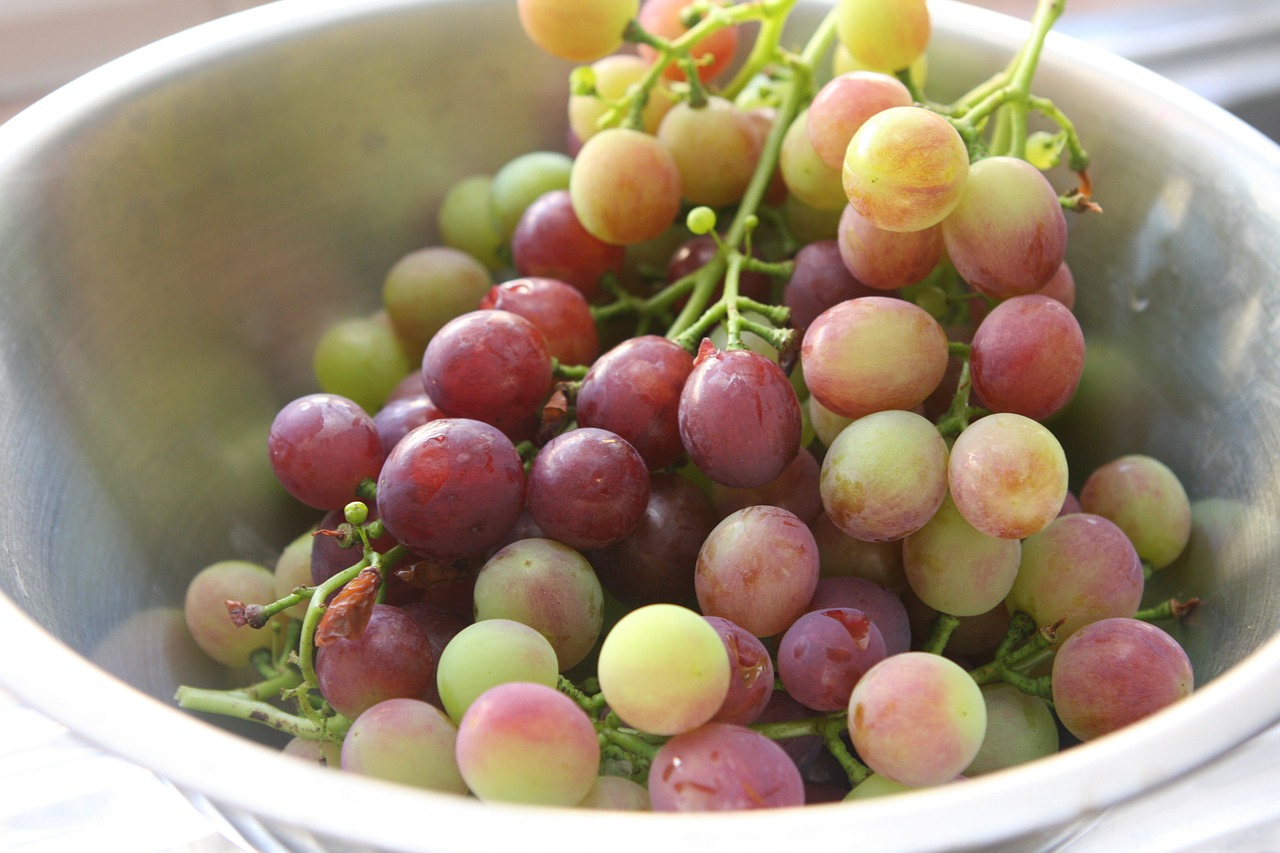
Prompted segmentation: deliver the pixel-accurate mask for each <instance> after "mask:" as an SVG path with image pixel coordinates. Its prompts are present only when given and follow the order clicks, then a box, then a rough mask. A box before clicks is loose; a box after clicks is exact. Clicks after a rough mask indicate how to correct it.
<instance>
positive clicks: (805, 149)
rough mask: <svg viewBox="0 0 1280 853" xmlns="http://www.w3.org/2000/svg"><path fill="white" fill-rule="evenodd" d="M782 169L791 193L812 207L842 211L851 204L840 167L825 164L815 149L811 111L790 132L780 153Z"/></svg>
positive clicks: (802, 116) (779, 165)
mask: <svg viewBox="0 0 1280 853" xmlns="http://www.w3.org/2000/svg"><path fill="white" fill-rule="evenodd" d="M778 168H779V170H780V171H781V173H782V181H783V183H784V184H785V185H786V187H787V190H788V191H790V193H791V194H792V195H793V196H795V197H796V198H798V199H799V200H800V201H802V202H804V203H805V204H807V205H809V206H810V207H813V208H816V209H818V210H839V209H841V208H843V207H844V206H845V205H846V204H847V203H848V199H847V198H846V197H845V193H844V187H843V184H842V181H841V177H840V167H839V165H836V166H830V165H828V164H827V163H824V162H823V160H822V158H821V157H820V156H819V155H818V152H817V151H816V150H815V149H814V147H813V141H812V140H811V138H810V136H809V130H808V111H807V110H802V111H801V112H800V114H799V115H797V116H796V117H795V119H793V120H792V122H791V124H790V126H789V127H788V128H787V132H786V135H785V136H784V137H783V139H782V148H781V150H779V152H778Z"/></svg>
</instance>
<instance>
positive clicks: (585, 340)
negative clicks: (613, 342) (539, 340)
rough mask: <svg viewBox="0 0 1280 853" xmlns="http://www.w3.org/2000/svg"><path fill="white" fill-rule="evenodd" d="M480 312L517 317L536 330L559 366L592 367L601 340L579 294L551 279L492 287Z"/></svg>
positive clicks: (574, 288)
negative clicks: (488, 309) (491, 309)
mask: <svg viewBox="0 0 1280 853" xmlns="http://www.w3.org/2000/svg"><path fill="white" fill-rule="evenodd" d="M480 307H481V308H494V309H497V310H499V311H510V312H511V313H513V314H519V315H520V316H521V317H524V318H525V319H526V320H528V321H529V322H531V323H533V325H535V326H537V327H538V331H540V332H542V336H543V337H544V338H545V339H546V341H547V350H548V351H549V352H550V353H551V357H552V358H554V359H556V360H557V361H559V362H560V363H561V364H591V363H592V362H593V361H595V360H596V356H598V355H599V354H600V338H599V334H598V333H597V332H596V321H595V318H594V317H592V316H591V306H590V304H589V303H588V302H587V299H586V297H585V296H583V295H582V291H580V290H578V289H577V288H576V287H574V286H573V285H571V284H566V283H565V282H563V281H559V280H558V279H554V278H538V277H536V276H535V277H528V278H516V279H512V280H511V281H505V282H503V283H502V284H499V285H497V286H495V287H493V288H492V289H491V290H490V291H489V293H488V295H486V296H485V298H484V299H482V300H480Z"/></svg>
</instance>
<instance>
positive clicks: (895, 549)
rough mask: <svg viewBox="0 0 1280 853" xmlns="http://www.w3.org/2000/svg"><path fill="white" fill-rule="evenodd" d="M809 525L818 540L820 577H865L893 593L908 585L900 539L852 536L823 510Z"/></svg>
mask: <svg viewBox="0 0 1280 853" xmlns="http://www.w3.org/2000/svg"><path fill="white" fill-rule="evenodd" d="M810 527H811V529H812V530H813V539H814V541H815V542H817V543H818V556H819V560H820V563H819V569H820V573H821V576H822V577H824V578H829V577H859V578H866V579H867V580H871V581H874V582H875V583H876V584H878V585H880V586H882V587H884V588H885V589H888V590H890V591H892V592H895V593H898V592H902V591H904V590H905V589H906V588H907V578H906V574H905V572H904V570H903V568H902V543H901V542H897V541H893V542H866V541H863V540H861V539H854V538H853V537H852V536H850V535H849V534H848V533H845V532H844V531H843V530H841V529H840V528H839V527H837V526H836V525H835V522H833V521H832V520H831V519H830V518H828V517H827V514H826V513H825V512H823V513H822V514H821V515H819V516H818V517H817V518H816V519H814V522H813V524H812V525H810Z"/></svg>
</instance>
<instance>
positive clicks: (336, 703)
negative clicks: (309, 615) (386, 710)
mask: <svg viewBox="0 0 1280 853" xmlns="http://www.w3.org/2000/svg"><path fill="white" fill-rule="evenodd" d="M315 664H316V681H317V683H318V684H319V686H320V692H321V694H323V696H324V698H325V699H326V700H327V701H328V702H329V704H330V705H332V706H333V709H334V710H335V711H337V712H338V713H339V714H342V715H344V716H346V717H350V718H352V719H355V718H356V717H358V716H360V715H361V714H362V713H364V711H366V710H367V709H369V708H371V707H373V706H374V705H376V704H377V703H379V702H382V701H383V700H386V699H399V698H408V699H418V698H421V697H422V696H423V695H424V694H425V693H426V692H427V691H428V690H429V689H430V688H431V685H432V683H433V682H434V681H435V678H436V661H435V657H434V656H433V655H432V653H431V643H430V641H429V640H428V639H427V635H426V632H424V631H423V630H422V628H421V627H419V625H418V623H417V622H415V621H414V619H413V617H412V616H410V615H409V614H408V613H405V612H404V611H403V610H401V609H400V608H398V607H393V606H391V605H389V604H375V605H373V610H372V612H371V613H370V616H369V623H368V624H367V625H366V626H365V629H364V631H363V632H362V633H361V634H360V636H359V637H357V638H355V639H351V638H346V637H338V638H335V639H334V640H332V641H331V642H329V643H327V644H326V645H323V646H321V647H320V648H319V649H317V651H316V661H315Z"/></svg>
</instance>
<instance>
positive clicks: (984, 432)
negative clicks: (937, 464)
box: [947, 412, 1067, 539]
mask: <svg viewBox="0 0 1280 853" xmlns="http://www.w3.org/2000/svg"><path fill="white" fill-rule="evenodd" d="M947 481H948V483H949V485H950V487H951V497H952V499H953V500H955V502H956V508H957V509H959V510H960V514H961V515H963V516H964V518H965V520H966V521H968V522H969V523H970V524H972V525H973V526H974V527H976V528H977V529H978V530H981V531H982V532H983V533H986V534H987V535H989V536H998V537H1000V538H1002V539H1024V538H1026V537H1027V536H1030V535H1031V534H1033V533H1035V532H1037V531H1039V530H1043V529H1044V527H1045V525H1047V524H1048V523H1049V522H1050V521H1052V520H1053V519H1054V518H1055V517H1057V515H1058V510H1059V509H1061V507H1062V502H1063V500H1064V499H1065V498H1066V494H1067V457H1066V454H1065V453H1064V452H1063V450H1062V445H1061V444H1059V443H1058V439H1057V438H1055V437H1054V435H1053V433H1051V432H1049V430H1048V429H1046V428H1045V427H1044V426H1043V425H1041V424H1040V423H1038V422H1036V421H1033V420H1031V419H1030V418H1027V417H1024V416H1023V415H1018V414H1013V413H1007V412H1005V413H997V414H994V415H987V416H986V417H984V418H981V419H980V420H977V421H975V422H973V423H972V424H970V425H969V426H968V428H966V429H965V431H964V432H962V433H960V436H959V437H958V438H957V439H956V440H955V443H954V444H953V445H952V447H951V459H950V462H949V468H948V472H947Z"/></svg>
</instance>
